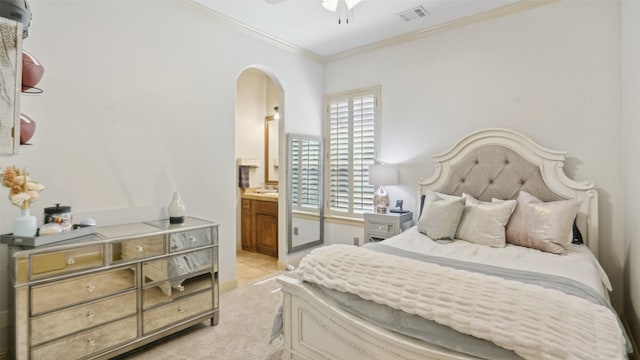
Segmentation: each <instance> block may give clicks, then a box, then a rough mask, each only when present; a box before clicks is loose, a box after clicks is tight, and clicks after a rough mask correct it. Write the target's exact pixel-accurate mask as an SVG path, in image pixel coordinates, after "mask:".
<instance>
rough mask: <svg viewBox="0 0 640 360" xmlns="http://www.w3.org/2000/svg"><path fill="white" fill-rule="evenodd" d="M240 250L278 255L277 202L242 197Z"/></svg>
mask: <svg viewBox="0 0 640 360" xmlns="http://www.w3.org/2000/svg"><path fill="white" fill-rule="evenodd" d="M241 222H242V230H241V232H242V235H241V236H242V250H246V251H253V252H258V253H261V254H265V255H269V256H273V257H278V203H277V201H265V200H256V199H242V219H241Z"/></svg>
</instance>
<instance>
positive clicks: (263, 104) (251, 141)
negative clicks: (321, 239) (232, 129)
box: [235, 66, 285, 285]
mask: <svg viewBox="0 0 640 360" xmlns="http://www.w3.org/2000/svg"><path fill="white" fill-rule="evenodd" d="M282 94H283V90H282V87H281V86H280V84H279V82H278V81H277V79H275V77H274V76H272V75H271V74H270V73H269V72H268V70H266V69H264V68H262V67H260V66H252V67H248V68H246V69H244V70H243V71H242V72H241V73H240V74H239V75H238V78H237V80H236V119H235V121H236V139H235V140H236V141H235V143H236V149H235V153H236V160H237V169H238V174H237V178H238V186H237V187H236V199H237V206H236V209H237V212H236V219H237V221H236V234H237V238H236V255H237V256H236V279H237V282H238V285H242V284H244V283H247V282H252V281H255V280H258V279H261V278H264V277H267V276H269V274H271V273H273V272H276V271H278V252H279V249H280V248H281V247H283V246H285V245H283V244H282V243H283V242H282V241H280V237H279V236H278V233H279V232H280V231H279V229H278V224H279V223H280V221H279V213H280V212H281V211H279V210H280V209H279V203H280V201H279V200H280V197H281V196H284V193H282V192H280V191H278V190H279V188H280V186H282V185H284V184H281V183H283V182H284V177H283V176H281V175H280V174H281V173H282V172H283V171H282V168H281V167H280V166H279V165H280V164H279V154H280V152H281V151H280V148H281V146H282V145H281V144H282V141H281V139H282V133H283V130H282V129H284V126H283V122H284V116H282V115H283V113H284V106H283V105H284V104H283V103H282V99H283V96H282ZM278 117H279V119H277V118H278ZM280 177H283V179H280Z"/></svg>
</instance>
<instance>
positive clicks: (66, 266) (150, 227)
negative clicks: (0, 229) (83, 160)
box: [8, 217, 219, 360]
mask: <svg viewBox="0 0 640 360" xmlns="http://www.w3.org/2000/svg"><path fill="white" fill-rule="evenodd" d="M8 264H9V277H10V286H9V287H10V291H11V294H9V295H10V300H9V301H10V304H9V305H10V322H11V324H10V326H12V327H13V329H11V334H12V339H11V340H12V343H11V346H12V350H11V354H12V358H15V359H25V360H26V359H33V360H38V359H108V358H112V357H114V356H116V355H118V354H122V353H125V352H127V351H130V350H132V349H134V348H137V347H140V346H142V345H145V344H148V343H150V342H152V341H155V340H158V339H160V338H162V337H165V336H167V335H169V334H172V333H175V332H177V331H180V330H183V329H185V328H187V327H190V326H192V325H195V324H197V323H200V322H203V321H209V323H210V324H211V326H214V325H217V323H218V316H219V315H218V310H219V309H218V307H219V290H218V224H215V223H212V222H209V221H205V220H201V219H196V218H191V217H187V218H186V219H185V222H184V223H183V224H169V221H168V220H158V221H149V222H140V223H131V224H123V225H114V226H107V227H98V228H97V229H96V232H95V233H93V234H90V235H86V236H83V237H79V238H75V239H71V240H66V241H62V242H58V243H54V244H50V245H46V246H40V247H36V248H27V247H23V246H15V245H10V246H9V261H8Z"/></svg>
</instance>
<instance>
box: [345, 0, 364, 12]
mask: <svg viewBox="0 0 640 360" xmlns="http://www.w3.org/2000/svg"><path fill="white" fill-rule="evenodd" d="M360 1H362V0H345V2H346V3H347V9H349V10H351V9H353V7H354V6H356V5H358V4H359V3H360Z"/></svg>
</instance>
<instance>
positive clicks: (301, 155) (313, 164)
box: [289, 135, 322, 213]
mask: <svg viewBox="0 0 640 360" xmlns="http://www.w3.org/2000/svg"><path fill="white" fill-rule="evenodd" d="M289 146H290V153H291V165H290V166H291V169H290V171H291V206H292V210H294V211H303V212H316V213H319V209H320V205H321V204H320V176H321V174H322V173H321V169H320V159H321V156H322V154H321V152H322V142H321V140H319V139H312V138H310V137H304V136H302V135H299V136H297V138H295V139H291V140H290V145H289Z"/></svg>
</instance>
